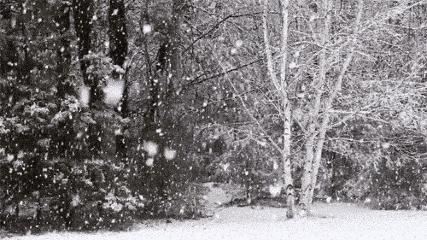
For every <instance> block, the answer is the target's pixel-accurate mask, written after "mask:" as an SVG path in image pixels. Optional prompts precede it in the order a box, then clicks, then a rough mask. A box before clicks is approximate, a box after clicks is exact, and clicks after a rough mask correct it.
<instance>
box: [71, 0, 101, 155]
mask: <svg viewBox="0 0 427 240" xmlns="http://www.w3.org/2000/svg"><path fill="white" fill-rule="evenodd" d="M72 6H73V10H74V14H73V15H74V27H75V30H76V35H77V47H78V55H79V60H80V70H81V72H82V76H83V81H84V84H85V85H86V86H89V89H90V90H89V103H88V105H89V108H90V109H91V110H92V111H94V110H96V108H97V106H96V103H98V105H99V103H100V102H101V100H102V91H101V88H100V86H99V79H98V76H96V75H95V74H93V73H91V72H88V68H89V67H90V66H91V64H92V62H91V61H90V60H88V59H85V57H86V56H87V55H88V54H89V53H90V51H91V49H92V38H91V34H92V25H93V21H94V19H93V13H94V2H93V1H92V0H73V2H72ZM101 138H102V136H101V126H100V125H99V124H97V123H94V124H89V127H88V148H89V149H88V150H89V152H90V154H91V157H96V156H98V155H99V154H100V151H101Z"/></svg>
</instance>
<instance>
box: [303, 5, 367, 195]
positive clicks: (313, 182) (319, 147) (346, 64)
mask: <svg viewBox="0 0 427 240" xmlns="http://www.w3.org/2000/svg"><path fill="white" fill-rule="evenodd" d="M358 6H359V7H358V13H357V17H356V23H355V28H354V32H353V36H352V41H351V45H350V50H349V53H348V55H347V58H346V59H345V61H344V64H343V66H342V68H341V72H340V75H339V76H338V79H337V81H336V82H335V85H334V88H333V90H332V93H331V94H330V95H329V97H328V99H327V100H326V103H325V111H324V117H323V120H322V124H321V126H320V129H319V136H318V141H317V144H316V154H315V158H314V163H313V169H312V177H311V185H312V186H313V188H312V189H311V192H310V199H311V200H312V199H313V193H314V186H316V182H317V174H318V172H319V167H320V163H321V160H322V151H323V146H324V143H325V137H326V131H327V130H328V126H329V120H330V110H331V109H332V104H333V102H334V100H335V98H336V96H337V95H338V93H339V92H340V91H341V86H342V82H343V80H344V77H345V74H346V72H347V70H348V68H349V66H350V64H351V62H352V60H353V55H354V48H355V47H356V40H357V34H358V32H359V29H360V22H361V19H362V14H363V9H364V0H359V1H358Z"/></svg>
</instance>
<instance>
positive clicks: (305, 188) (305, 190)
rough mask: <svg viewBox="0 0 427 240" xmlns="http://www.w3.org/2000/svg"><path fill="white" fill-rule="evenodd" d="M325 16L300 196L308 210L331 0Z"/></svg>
mask: <svg viewBox="0 0 427 240" xmlns="http://www.w3.org/2000/svg"><path fill="white" fill-rule="evenodd" d="M322 5H323V6H322V9H323V16H324V19H325V21H324V26H323V29H322V32H321V33H320V39H321V43H320V44H321V46H322V49H321V50H320V51H321V52H320V56H319V74H318V76H317V79H315V81H316V82H315V84H313V85H314V86H315V88H316V97H315V99H314V104H313V108H312V110H311V111H310V113H309V124H308V131H307V134H306V143H305V158H304V170H303V175H302V179H301V196H300V199H301V200H300V204H301V205H302V207H303V208H305V209H306V210H310V205H311V202H312V196H311V192H312V190H313V189H314V186H313V185H312V182H311V179H312V177H313V159H314V147H315V138H316V135H317V132H316V125H317V121H318V117H319V113H320V109H321V105H322V94H323V87H324V85H325V83H326V73H327V62H326V61H327V58H326V55H327V53H326V51H327V48H326V44H327V43H328V41H329V31H330V23H331V16H330V13H329V12H330V10H331V6H330V5H331V2H330V0H323V4H322Z"/></svg>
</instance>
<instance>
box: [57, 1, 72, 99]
mask: <svg viewBox="0 0 427 240" xmlns="http://www.w3.org/2000/svg"><path fill="white" fill-rule="evenodd" d="M70 8H71V6H70V4H69V3H67V2H65V1H63V2H61V3H60V4H59V5H58V6H57V10H56V13H57V15H56V18H55V22H56V26H57V31H58V33H59V43H58V48H57V50H56V54H57V59H58V65H57V67H56V72H57V74H58V83H57V89H58V92H57V96H58V98H61V99H62V98H64V97H65V95H67V94H68V95H74V89H73V85H72V84H71V82H69V81H67V80H68V73H69V71H70V65H71V53H70V40H69V39H68V33H69V30H70Z"/></svg>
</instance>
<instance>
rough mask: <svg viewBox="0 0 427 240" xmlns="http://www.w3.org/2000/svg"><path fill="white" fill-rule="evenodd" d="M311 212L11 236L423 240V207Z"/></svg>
mask: <svg viewBox="0 0 427 240" xmlns="http://www.w3.org/2000/svg"><path fill="white" fill-rule="evenodd" d="M313 215H314V216H311V217H304V218H303V217H297V218H295V219H292V220H287V219H286V217H285V210H284V209H280V208H267V207H265V208H262V207H256V208H251V207H230V208H219V209H217V211H216V213H215V215H214V216H213V217H212V218H207V219H202V220H197V221H196V220H194V221H174V222H172V223H165V222H146V223H144V224H140V225H137V226H136V227H135V228H134V229H133V230H132V231H129V232H105V231H101V232H97V233H66V232H61V233H48V234H44V235H39V236H34V235H29V236H21V237H14V238H12V239H13V240H18V239H19V240H42V239H46V240H55V239H59V240H133V239H141V240H145V239H146V240H157V239H162V240H175V239H184V240H191V239H195V240H203V239H230V240H231V239H244V240H251V239H257V240H263V239H265V240H278V239H283V240H290V239H298V240H304V239H315V240H323V239H328V240H332V239H337V240H352V239H363V240H370V239H374V240H377V239H387V240H392V239H420V240H425V239H427V212H426V211H373V210H369V209H365V208H361V207H357V206H355V205H349V204H344V203H335V204H317V205H315V208H314V214H313Z"/></svg>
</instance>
